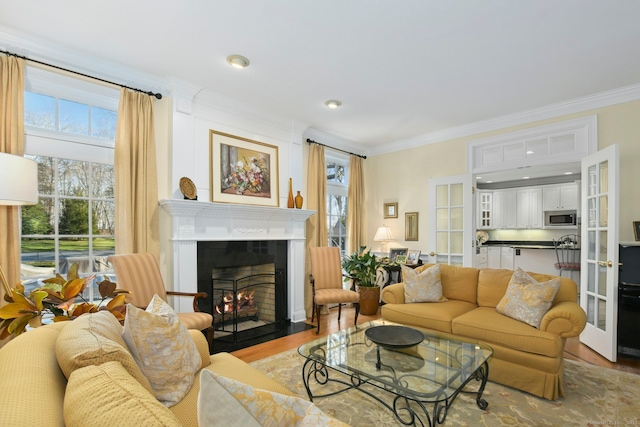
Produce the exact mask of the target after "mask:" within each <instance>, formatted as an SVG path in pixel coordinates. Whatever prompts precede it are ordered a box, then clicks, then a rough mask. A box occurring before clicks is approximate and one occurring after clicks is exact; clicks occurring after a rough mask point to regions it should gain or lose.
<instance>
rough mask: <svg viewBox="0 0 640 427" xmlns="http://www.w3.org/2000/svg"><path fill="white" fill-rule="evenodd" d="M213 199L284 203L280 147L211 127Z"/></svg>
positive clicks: (219, 200)
mask: <svg viewBox="0 0 640 427" xmlns="http://www.w3.org/2000/svg"><path fill="white" fill-rule="evenodd" d="M209 156H210V172H211V173H210V187H211V201H212V202H223V203H242V204H247V205H262V206H273V207H278V206H280V198H279V194H278V192H279V191H278V190H279V182H280V181H279V180H278V147H276V146H275V145H270V144H266V143H264V142H259V141H254V140H252V139H247V138H241V137H239V136H234V135H230V134H228V133H223V132H218V131H215V130H209Z"/></svg>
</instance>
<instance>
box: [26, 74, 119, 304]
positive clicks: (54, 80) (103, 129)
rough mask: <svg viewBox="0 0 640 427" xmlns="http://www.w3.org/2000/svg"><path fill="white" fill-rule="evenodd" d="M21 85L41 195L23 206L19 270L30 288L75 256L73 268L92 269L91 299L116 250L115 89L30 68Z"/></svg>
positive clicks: (61, 269)
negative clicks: (95, 278)
mask: <svg viewBox="0 0 640 427" xmlns="http://www.w3.org/2000/svg"><path fill="white" fill-rule="evenodd" d="M25 87H26V90H25V108H24V110H25V111H24V120H25V157H28V158H31V159H33V160H35V161H36V162H37V163H38V192H39V196H40V197H39V201H38V204H36V205H33V206H24V207H22V269H21V273H22V274H21V276H22V279H23V280H25V279H26V280H27V282H26V283H25V286H26V287H27V288H29V287H31V288H33V287H37V286H40V285H39V284H38V281H37V280H35V279H38V278H42V277H50V276H51V275H53V274H54V273H60V274H63V275H66V273H67V271H68V269H69V267H70V266H71V265H72V264H73V263H78V265H79V271H80V273H82V274H91V273H98V277H97V280H96V281H95V282H94V286H91V287H89V288H88V289H87V290H86V291H85V295H84V297H85V298H87V299H93V297H94V295H95V296H98V292H97V289H96V286H97V282H98V281H101V280H102V278H103V277H102V275H103V274H106V273H107V272H111V271H112V269H111V266H110V265H107V261H106V260H107V257H108V256H109V255H111V254H113V253H114V252H115V238H114V218H115V202H114V169H113V149H114V142H115V129H116V120H117V105H118V98H119V92H118V91H117V90H115V89H111V88H105V87H104V86H100V85H95V84H92V83H88V82H86V81H83V80H77V79H73V78H70V77H67V76H59V75H56V74H54V73H47V72H45V71H43V70H37V69H32V68H30V67H28V68H27V78H26V81H25ZM29 279H34V280H29Z"/></svg>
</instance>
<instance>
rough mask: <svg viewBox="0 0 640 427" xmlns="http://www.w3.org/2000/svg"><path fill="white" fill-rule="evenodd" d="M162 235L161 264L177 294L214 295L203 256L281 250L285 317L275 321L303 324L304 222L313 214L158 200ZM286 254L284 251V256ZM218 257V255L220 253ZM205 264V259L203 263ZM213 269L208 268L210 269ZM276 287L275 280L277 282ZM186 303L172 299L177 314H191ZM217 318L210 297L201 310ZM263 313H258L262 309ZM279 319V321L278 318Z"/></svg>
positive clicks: (279, 261)
mask: <svg viewBox="0 0 640 427" xmlns="http://www.w3.org/2000/svg"><path fill="white" fill-rule="evenodd" d="M159 203H160V206H161V207H162V209H161V210H160V225H161V227H160V230H161V236H160V240H161V242H162V243H161V244H163V245H164V244H167V245H168V247H163V248H164V250H163V251H162V253H163V256H164V257H166V258H164V259H161V264H162V265H164V266H167V268H168V269H169V271H168V272H167V276H166V277H167V286H168V287H169V288H170V289H172V290H175V291H183V292H196V291H198V290H202V291H204V292H207V293H208V294H211V291H212V289H211V287H212V280H213V268H214V266H213V260H216V262H217V261H218V258H219V257H218V256H216V255H213V256H210V257H208V259H209V260H210V261H207V262H206V263H203V261H201V256H200V255H201V254H202V252H207V251H210V253H211V254H216V253H219V251H220V247H222V245H226V246H224V247H225V249H224V250H225V251H227V250H228V248H229V245H245V246H246V247H247V249H237V251H239V252H241V251H243V250H246V251H249V252H254V251H255V252H257V253H259V254H263V253H265V250H269V249H270V248H271V247H277V255H275V264H276V267H275V268H276V272H278V271H281V272H282V279H281V280H282V284H281V287H282V289H281V292H276V294H278V295H279V294H282V295H281V296H279V297H278V298H282V299H283V302H282V304H281V306H282V307H281V310H282V313H280V314H277V315H276V317H277V319H290V320H291V322H293V323H299V322H304V321H305V320H306V312H305V308H304V284H305V277H304V269H305V221H306V219H307V218H309V217H310V216H311V215H313V214H314V213H315V211H309V210H305V209H286V208H274V207H265V206H252V205H239V204H238V205H236V204H225V203H211V202H204V201H193V200H180V199H164V200H160V202H159ZM282 248H284V251H282ZM216 251H218V252H216ZM205 258H206V257H205ZM209 262H210V263H211V265H207V263H209ZM276 281H277V280H276ZM183 300H186V299H185V298H180V299H174V300H173V301H172V304H173V306H174V308H175V309H176V311H190V310H191V307H190V303H189V302H188V301H183ZM200 309H201V310H203V311H205V310H206V311H209V312H213V302H212V297H211V296H210V299H209V300H208V301H206V302H205V303H204V304H203V305H202V306H201V307H200ZM258 310H260V308H258ZM278 316H279V317H278Z"/></svg>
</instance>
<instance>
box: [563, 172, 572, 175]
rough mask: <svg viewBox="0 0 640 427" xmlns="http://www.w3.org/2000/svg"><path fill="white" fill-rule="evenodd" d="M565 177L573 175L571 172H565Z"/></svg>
mask: <svg viewBox="0 0 640 427" xmlns="http://www.w3.org/2000/svg"><path fill="white" fill-rule="evenodd" d="M564 174H565V175H573V172H565V173H564Z"/></svg>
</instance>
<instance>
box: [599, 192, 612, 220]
mask: <svg viewBox="0 0 640 427" xmlns="http://www.w3.org/2000/svg"><path fill="white" fill-rule="evenodd" d="M598 200H599V201H600V227H606V226H607V224H608V223H609V208H608V206H609V197H608V196H607V195H606V194H605V195H603V196H600V197H598Z"/></svg>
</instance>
